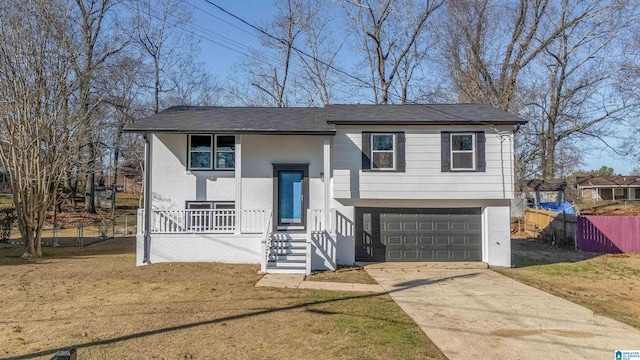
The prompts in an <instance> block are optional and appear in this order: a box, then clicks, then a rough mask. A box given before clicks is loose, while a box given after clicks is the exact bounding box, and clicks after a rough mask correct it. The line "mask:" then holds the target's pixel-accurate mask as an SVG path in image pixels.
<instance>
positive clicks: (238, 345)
mask: <svg viewBox="0 0 640 360" xmlns="http://www.w3.org/2000/svg"><path fill="white" fill-rule="evenodd" d="M43 251H44V255H45V256H44V258H42V259H39V260H38V259H36V260H23V259H19V258H18V256H19V255H20V254H21V251H20V249H0V292H1V293H2V296H1V297H0V359H5V358H15V357H20V356H25V357H27V356H28V357H29V358H40V359H47V360H48V359H50V358H51V356H52V354H53V353H54V352H55V351H56V350H59V349H63V348H67V347H70V346H75V347H76V348H77V349H78V358H83V359H140V358H148V359H191V358H193V359H212V358H215V359H255V358H265V359H274V358H296V359H298V358H299V359H318V358H330V359H355V358H362V354H367V356H369V357H370V358H375V359H429V358H435V359H444V356H443V355H442V353H441V352H440V351H439V350H438V349H437V348H436V347H435V346H434V345H433V343H431V342H430V341H429V339H428V338H427V337H426V336H425V335H424V333H422V331H421V330H420V329H419V328H418V327H417V326H416V325H415V323H413V322H412V321H411V319H410V318H409V317H408V316H407V315H406V314H404V313H403V312H402V311H401V310H400V308H399V307H398V306H397V305H396V304H395V303H394V302H393V301H392V300H391V298H390V297H389V296H388V295H377V294H362V293H352V292H333V291H316V290H301V289H280V288H257V287H255V286H254V285H255V283H256V282H257V281H258V280H259V278H260V276H261V275H258V274H257V272H258V270H259V266H257V265H231V264H219V263H166V264H154V265H151V266H144V267H136V266H135V253H134V251H135V241H134V239H133V238H125V239H118V240H109V241H106V242H103V243H99V244H94V245H91V246H88V247H85V248H64V249H63V248H45V249H43Z"/></svg>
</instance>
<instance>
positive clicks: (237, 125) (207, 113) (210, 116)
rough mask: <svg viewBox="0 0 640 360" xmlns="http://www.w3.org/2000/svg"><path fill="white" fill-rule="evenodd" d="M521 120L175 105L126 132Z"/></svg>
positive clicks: (476, 113) (421, 110)
mask: <svg viewBox="0 0 640 360" xmlns="http://www.w3.org/2000/svg"><path fill="white" fill-rule="evenodd" d="M525 123H526V120H524V119H522V118H519V117H517V116H515V115H512V114H509V113H507V112H506V111H502V110H500V109H498V108H495V107H493V106H491V105H481V104H438V105H327V106H325V107H324V108H300V107H297V108H296V107H289V108H273V107H269V108H265V107H208V106H175V107H171V108H169V109H167V110H164V111H162V112H160V113H158V114H155V115H152V116H150V117H148V118H146V119H141V120H138V121H136V122H135V123H134V124H132V125H128V126H126V127H125V131H132V132H143V131H159V132H161V131H169V132H198V131H206V132H226V133H258V134H268V133H277V134H333V133H335V125H369V124H373V125H375V124H378V125H382V124H389V125H489V124H491V125H516V124H525Z"/></svg>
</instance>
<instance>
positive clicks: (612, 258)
mask: <svg viewBox="0 0 640 360" xmlns="http://www.w3.org/2000/svg"><path fill="white" fill-rule="evenodd" d="M512 244H513V246H512V247H513V248H514V254H513V259H514V262H515V264H514V265H515V266H516V267H515V268H512V269H501V268H496V269H494V270H496V271H498V272H499V273H501V274H503V275H506V276H509V277H511V278H513V279H515V280H518V281H520V282H522V283H525V284H528V285H531V286H533V287H536V288H538V289H541V290H543V291H546V292H548V293H550V294H553V295H556V296H560V297H562V298H565V299H567V300H569V301H572V302H574V303H576V304H580V305H582V306H585V307H587V308H589V309H591V310H592V311H594V312H595V313H597V314H600V315H604V316H607V317H610V318H612V319H615V320H618V321H620V322H623V323H625V324H628V325H631V326H633V327H635V328H638V329H640V254H639V253H634V254H611V255H599V254H593V253H592V254H589V253H577V252H575V251H567V250H560V249H555V250H554V249H552V248H550V247H549V246H547V245H541V244H540V245H534V244H527V245H526V246H527V247H528V248H532V247H537V249H531V250H530V252H528V251H519V248H520V249H521V244H519V243H518V241H516V240H514V241H512ZM544 252H547V253H548V254H549V255H548V256H547V257H541V256H540V255H541V254H542V253H544ZM527 254H531V256H528V255H527Z"/></svg>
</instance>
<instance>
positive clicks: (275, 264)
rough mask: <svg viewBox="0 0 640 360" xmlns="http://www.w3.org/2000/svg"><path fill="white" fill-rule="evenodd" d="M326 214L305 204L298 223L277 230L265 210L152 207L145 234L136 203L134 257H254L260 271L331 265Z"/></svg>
mask: <svg viewBox="0 0 640 360" xmlns="http://www.w3.org/2000/svg"><path fill="white" fill-rule="evenodd" d="M328 215H329V216H327V213H326V212H325V211H324V210H311V209H308V210H307V212H306V216H305V220H306V221H305V224H304V227H303V228H302V229H300V230H296V231H286V230H285V231H278V230H277V224H276V225H275V226H274V223H275V222H274V218H273V216H272V211H271V210H265V209H242V210H232V209H224V210H221V209H206V210H200V209H198V210H189V209H163V210H159V209H154V210H151V213H150V214H149V227H148V229H149V231H148V234H145V233H144V229H145V228H146V227H145V226H144V221H145V214H144V210H143V209H139V210H138V224H140V225H139V226H138V229H139V230H138V234H137V239H138V254H139V256H138V261H137V263H138V265H142V264H144V263H154V262H182V261H217V262H233V263H260V268H261V271H262V272H265V273H300V274H309V273H311V270H312V269H331V270H335V269H336V243H335V239H336V236H335V235H333V234H332V227H331V225H330V224H331V223H332V221H331V218H332V215H335V211H333V210H332V211H330V212H329V213H328ZM145 237H147V239H146V240H147V241H145ZM145 244H147V245H146V246H147V247H148V248H146V249H145ZM141 254H147V257H148V258H147V259H145V258H143V257H142V256H141Z"/></svg>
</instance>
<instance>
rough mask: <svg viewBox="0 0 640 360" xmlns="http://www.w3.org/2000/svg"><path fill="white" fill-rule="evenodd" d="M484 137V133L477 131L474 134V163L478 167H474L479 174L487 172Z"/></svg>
mask: <svg viewBox="0 0 640 360" xmlns="http://www.w3.org/2000/svg"><path fill="white" fill-rule="evenodd" d="M485 143H486V140H485V135H484V131H479V132H477V133H476V161H477V162H478V165H477V166H476V169H477V170H478V171H479V172H486V171H487V161H486V158H485Z"/></svg>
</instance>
